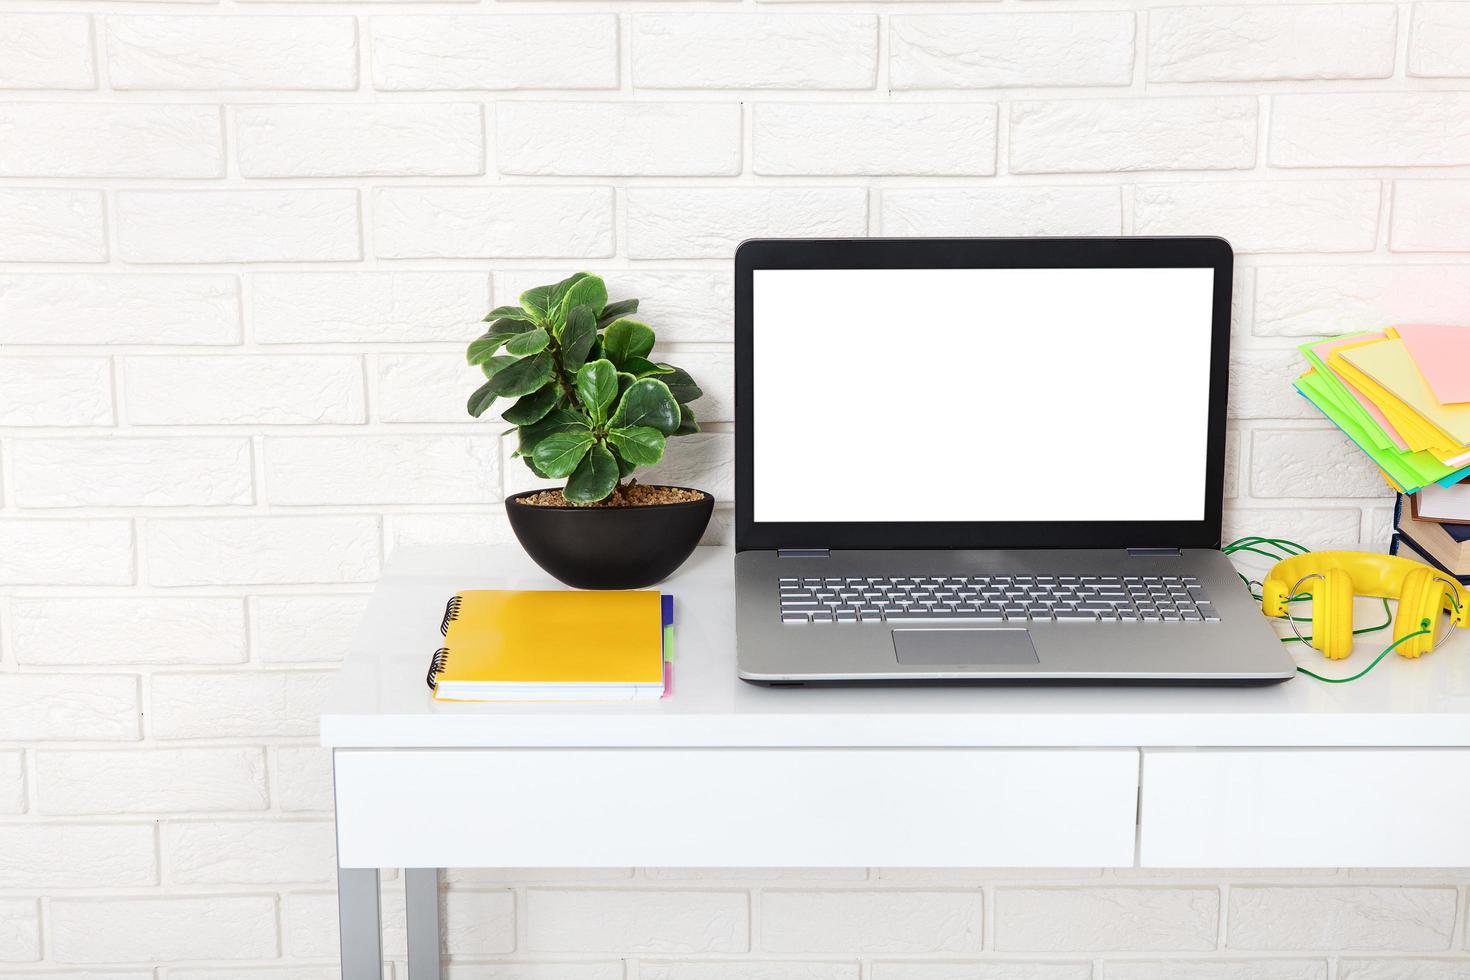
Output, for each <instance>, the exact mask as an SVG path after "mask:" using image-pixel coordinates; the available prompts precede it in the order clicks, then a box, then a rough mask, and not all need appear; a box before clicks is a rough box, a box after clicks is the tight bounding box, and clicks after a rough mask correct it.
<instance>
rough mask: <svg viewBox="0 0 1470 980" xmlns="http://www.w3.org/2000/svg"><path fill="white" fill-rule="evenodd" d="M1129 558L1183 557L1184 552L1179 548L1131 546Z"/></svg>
mask: <svg viewBox="0 0 1470 980" xmlns="http://www.w3.org/2000/svg"><path fill="white" fill-rule="evenodd" d="M1128 557H1129V558H1182V557H1184V552H1182V551H1180V550H1179V549H1178V548H1129V549H1128Z"/></svg>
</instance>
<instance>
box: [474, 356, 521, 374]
mask: <svg viewBox="0 0 1470 980" xmlns="http://www.w3.org/2000/svg"><path fill="white" fill-rule="evenodd" d="M515 362H516V358H514V357H506V356H505V355H504V354H496V355H495V356H494V357H492V358H490V359H489V360H487V361H486V362H485V363H484V364H481V365H480V370H481V371H484V372H485V377H487V378H493V377H495V376H496V375H497V374H499V373H500V372H501V370H502V369H504V368H508V367H510V366H511V365H512V364H514V363H515Z"/></svg>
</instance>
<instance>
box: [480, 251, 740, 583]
mask: <svg viewBox="0 0 1470 980" xmlns="http://www.w3.org/2000/svg"><path fill="white" fill-rule="evenodd" d="M637 309H638V301H637V300H636V299H625V300H620V301H618V302H616V303H609V302H608V300H607V286H606V284H605V283H604V282H603V281H602V279H601V278H599V277H597V276H594V275H591V274H589V273H586V272H579V273H577V274H576V275H574V276H571V277H570V278H567V279H564V280H562V281H561V282H558V283H554V284H552V285H549V286H537V287H536V288H534V289H528V290H526V291H525V292H524V293H522V294H521V302H520V305H519V306H500V307H497V308H495V309H493V310H491V311H490V313H489V314H488V315H487V316H486V317H485V321H486V322H488V323H489V324H490V328H489V329H488V330H487V331H486V332H485V333H484V334H483V335H481V336H480V337H478V338H477V339H475V340H474V341H472V342H471V343H470V346H469V350H468V351H467V354H466V357H467V359H468V360H469V363H470V364H473V365H477V366H478V367H480V368H481V369H482V370H483V371H484V373H485V377H486V378H487V380H486V381H485V383H484V384H482V385H480V387H479V388H477V389H475V393H474V394H472V395H470V399H469V403H468V405H467V408H468V409H469V413H470V414H471V415H472V416H474V417H475V418H479V417H480V416H482V415H484V414H485V412H486V411H488V410H489V408H490V407H491V406H492V405H493V404H495V402H496V401H497V400H499V399H513V400H514V403H513V404H511V405H510V406H509V407H507V408H506V409H505V411H503V412H502V413H501V418H503V419H504V420H505V421H507V422H509V423H511V425H513V426H515V428H516V431H517V434H518V445H517V448H516V451H515V453H514V455H515V456H517V457H519V458H520V459H522V460H524V461H525V464H526V465H527V466H528V467H530V469H531V472H533V473H535V474H536V475H537V476H538V477H541V478H543V479H548V480H562V479H565V480H566V484H565V486H564V487H562V488H559V489H551V490H527V491H524V492H522V493H517V494H513V495H512V496H510V497H508V498H506V501H505V508H506V513H507V515H508V516H509V518H510V526H511V529H512V530H514V531H515V535H516V538H517V539H519V541H520V542H521V546H522V547H524V548H525V549H526V552H527V553H528V554H529V555H530V556H531V558H532V559H533V560H535V562H536V563H537V564H538V565H540V566H541V567H542V568H543V569H545V570H546V571H547V572H550V573H551V574H552V575H554V576H556V577H557V578H558V579H560V580H561V581H563V582H565V583H567V584H568V585H572V586H576V587H577V588H583V589H628V588H639V587H642V586H646V585H651V584H653V583H654V582H658V581H660V580H661V579H663V578H664V577H665V576H667V575H668V574H669V573H670V572H672V571H673V570H674V569H676V568H678V567H679V566H680V565H681V564H683V563H684V560H685V559H686V558H688V557H689V554H690V553H691V552H692V551H693V550H694V547H695V546H696V545H697V544H698V543H699V538H700V535H701V534H703V533H704V529H705V526H706V525H707V524H708V523H709V519H710V513H711V512H712V510H713V509H714V498H713V497H712V496H710V495H709V494H708V493H705V492H704V491H703V490H693V489H690V488H688V487H664V486H648V485H645V484H640V483H638V482H637V481H636V480H633V479H632V478H631V477H632V474H633V471H634V470H636V469H637V468H638V467H640V466H652V465H653V464H655V463H657V462H658V461H659V460H660V459H662V458H663V455H664V448H665V443H666V440H667V439H668V438H670V437H672V436H681V435H688V434H690V433H694V432H698V431H699V423H698V422H697V421H696V420H695V418H694V412H693V410H692V409H690V407H689V403H690V402H692V401H694V400H695V399H697V398H699V396H700V394H701V392H700V390H699V386H698V385H696V384H695V383H694V379H693V378H691V377H690V376H689V373H688V372H687V371H683V370H681V369H680V368H676V367H674V366H673V365H671V364H663V363H659V362H655V361H652V360H650V359H649V357H650V355H651V354H652V352H653V341H654V334H653V330H651V329H650V328H649V327H648V326H647V325H646V324H643V323H640V322H638V321H637V320H633V319H629V314H632V313H634V312H636V311H637Z"/></svg>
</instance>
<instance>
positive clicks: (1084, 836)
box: [322, 547, 1470, 980]
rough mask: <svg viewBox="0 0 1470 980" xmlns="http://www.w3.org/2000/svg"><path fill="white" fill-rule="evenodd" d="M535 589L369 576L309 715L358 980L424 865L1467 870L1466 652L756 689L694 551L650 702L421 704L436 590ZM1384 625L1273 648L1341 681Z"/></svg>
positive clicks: (485, 581) (411, 908)
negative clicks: (662, 685)
mask: <svg viewBox="0 0 1470 980" xmlns="http://www.w3.org/2000/svg"><path fill="white" fill-rule="evenodd" d="M552 587H556V586H555V584H554V583H553V582H552V580H551V579H550V578H548V577H547V576H545V575H544V574H542V573H541V572H540V571H539V570H538V569H536V568H535V566H534V565H532V564H531V563H530V561H529V560H528V559H526V558H525V557H524V556H523V555H522V554H521V553H520V552H519V550H518V549H516V548H515V547H505V548H500V549H485V548H473V549H436V550H424V551H411V552H400V553H398V555H397V556H396V557H395V558H394V560H393V561H392V562H391V563H390V564H389V566H388V568H387V570H386V573H385V575H384V578H383V581H382V583H381V584H380V585H379V586H378V590H377V592H376V593H375V594H374V596H373V600H372V603H371V606H370V607H369V609H368V612H367V615H366V616H365V618H364V621H363V624H362V627H361V629H360V630H359V633H358V635H357V637H356V640H355V642H354V645H353V649H352V652H351V654H350V656H349V657H348V659H347V662H346V663H345V664H344V666H343V668H342V671H341V673H340V676H339V678H338V680H337V684H336V688H335V691H334V693H333V695H332V697H331V699H330V700H329V702H328V705H327V707H326V708H325V710H324V713H323V717H322V743H323V744H324V745H327V746H330V747H331V748H332V749H333V750H334V752H333V757H334V768H335V776H336V804H337V858H338V864H339V866H340V869H341V870H340V879H339V902H340V912H341V924H342V947H343V948H342V964H343V966H342V969H343V975H344V976H345V977H351V978H354V980H357V978H372V980H377V978H378V977H379V970H380V961H381V953H380V938H379V935H378V931H379V926H378V869H379V868H385V867H386V868H397V867H401V868H407V869H410V870H408V872H407V875H406V878H407V880H406V884H407V890H408V929H409V974H410V980H437V978H438V976H439V945H438V943H439V925H438V897H437V896H438V889H437V875H438V872H437V869H439V868H442V867H598V866H607V867H628V866H639V865H641V866H666V867H668V866H702V867H710V866H715V867H718V866H725V867H740V866H757V867H771V866H783V865H796V866H802V867H816V866H833V867H862V866H889V867H893V866H899V867H902V866H913V867H925V866H951V867H1115V866H1142V867H1211V868H1228V867H1292V868H1301V867H1459V866H1470V834H1467V833H1466V832H1465V830H1464V827H1465V826H1466V825H1467V822H1470V779H1466V778H1465V777H1466V776H1470V656H1467V654H1470V637H1466V636H1457V637H1452V638H1451V639H1450V640H1449V641H1448V642H1447V643H1446V644H1445V645H1444V646H1443V647H1442V648H1441V649H1440V650H1439V651H1438V652H1436V653H1435V654H1432V655H1430V656H1427V657H1425V658H1422V659H1420V660H1418V661H1407V660H1403V659H1401V658H1399V657H1396V656H1393V655H1390V657H1389V658H1388V659H1387V660H1386V661H1385V662H1384V663H1382V664H1380V665H1379V667H1378V668H1377V669H1376V670H1375V671H1374V672H1373V673H1371V674H1369V675H1368V677H1366V678H1364V679H1362V680H1360V681H1358V682H1355V683H1352V684H1346V685H1328V684H1322V683H1319V682H1317V681H1314V680H1311V679H1309V678H1306V677H1298V678H1296V679H1294V680H1291V681H1288V682H1287V683H1285V684H1280V685H1275V686H1271V687H1263V688H1178V687H1134V688H1124V687H1070V688H1068V687H942V686H941V687H911V688H893V687H889V688H780V689H768V688H762V687H756V686H752V685H749V684H746V683H744V682H742V681H740V680H739V679H737V678H736V676H735V649H734V603H733V595H732V592H733V586H732V575H731V552H730V551H729V550H728V549H723V548H701V549H699V550H698V552H696V554H695V556H694V557H693V558H691V559H690V561H689V563H688V564H687V565H685V567H684V568H683V569H681V570H680V571H679V572H678V573H677V574H676V575H675V577H674V578H672V579H671V580H670V581H669V582H667V583H665V584H664V586H663V587H662V588H663V589H664V590H665V591H669V592H672V593H673V594H674V595H675V597H676V598H675V603H676V606H675V633H676V637H677V651H678V660H677V662H676V664H675V667H674V675H673V692H674V693H673V697H672V698H670V699H668V700H665V701H659V702H651V703H629V704H597V705H587V704H583V705H571V704H543V705H499V704H480V705H474V704H440V703H437V702H435V701H433V700H431V698H430V695H429V691H428V688H427V687H426V685H425V683H424V674H425V672H426V670H427V667H428V660H429V656H430V654H431V653H432V652H433V651H434V649H435V648H436V647H437V645H438V641H439V639H440V637H439V634H438V624H439V620H440V617H441V616H442V614H443V609H444V603H445V600H446V599H447V598H448V597H449V596H450V595H452V594H453V593H454V592H455V591H457V590H459V589H464V588H552ZM1374 614H1375V613H1374V611H1373V610H1372V609H1367V610H1365V611H1364V612H1363V615H1364V616H1372V615H1374ZM1377 614H1379V615H1381V608H1380V609H1378V610H1377ZM1368 621H1370V620H1367V619H1365V620H1363V622H1368ZM832 628H833V629H849V628H851V629H858V628H861V627H858V626H853V627H848V626H834V627H832ZM1160 628H1161V629H1180V630H1181V633H1182V632H1183V631H1184V630H1186V629H1189V628H1192V627H1188V626H1183V625H1182V624H1180V625H1179V626H1174V625H1171V624H1160ZM1383 635H1385V634H1372V635H1370V636H1369V637H1366V638H1365V639H1364V642H1363V643H1361V644H1360V652H1359V653H1358V654H1357V655H1355V657H1354V658H1353V659H1352V660H1350V661H1348V663H1347V664H1326V665H1325V666H1324V663H1323V661H1322V660H1321V658H1320V657H1319V656H1318V655H1317V653H1316V652H1315V651H1311V650H1298V651H1297V652H1298V656H1300V657H1302V658H1304V662H1306V661H1310V662H1313V663H1314V666H1315V667H1316V669H1318V670H1320V671H1323V672H1332V673H1338V674H1347V673H1351V672H1353V671H1355V670H1357V669H1360V667H1361V666H1362V665H1363V664H1364V663H1366V659H1365V657H1366V656H1368V655H1369V652H1370V650H1371V651H1373V652H1376V651H1377V650H1379V649H1381V648H1382V646H1383V645H1384V643H1385V642H1386V641H1381V640H1380V639H1379V637H1380V636H1383ZM1348 664H1351V665H1352V666H1351V667H1349V666H1348ZM875 786H877V787H881V788H882V790H883V792H881V793H878V794H874V793H873V792H872V789H873V787H875ZM589 799H594V800H599V801H603V805H601V806H599V808H597V809H596V810H590V809H589V808H588V807H587V806H586V801H587V800H589ZM608 800H618V801H619V802H618V803H617V804H616V805H613V806H608V805H606V801H608ZM875 800H876V801H877V802H875ZM1329 813H1335V814H1338V815H1341V817H1342V819H1336V818H1333V819H1328V818H1327V817H1328V814H1329ZM894 827H909V828H913V827H923V829H924V832H923V833H903V834H895V833H893V832H892V830H893V828H894Z"/></svg>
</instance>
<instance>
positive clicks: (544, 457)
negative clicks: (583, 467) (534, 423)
mask: <svg viewBox="0 0 1470 980" xmlns="http://www.w3.org/2000/svg"><path fill="white" fill-rule="evenodd" d="M591 447H592V433H591V431H590V430H587V429H574V430H572V431H571V432H557V433H554V434H552V435H549V436H547V437H546V438H545V439H542V440H541V441H540V442H538V443H536V448H535V449H533V450H531V458H532V459H534V460H536V465H537V466H539V467H541V470H542V471H543V472H544V473H545V474H546V475H547V476H548V477H550V478H551V479H553V480H559V479H561V478H562V477H564V476H568V475H570V474H571V472H572V470H575V469H576V468H577V464H578V463H580V462H581V461H582V457H583V456H586V455H587V450H588V449H590V448H591Z"/></svg>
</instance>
